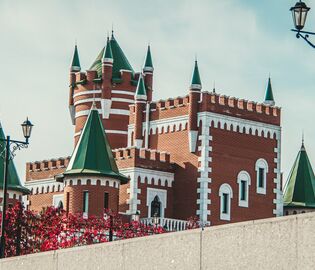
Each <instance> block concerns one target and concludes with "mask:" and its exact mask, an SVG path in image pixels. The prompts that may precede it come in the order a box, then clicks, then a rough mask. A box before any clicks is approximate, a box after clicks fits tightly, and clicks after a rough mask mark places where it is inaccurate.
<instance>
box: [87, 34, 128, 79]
mask: <svg viewBox="0 0 315 270" xmlns="http://www.w3.org/2000/svg"><path fill="white" fill-rule="evenodd" d="M109 43H110V47H111V49H112V54H113V60H114V63H113V78H120V70H121V69H124V70H130V71H131V72H132V73H134V70H133V68H132V67H131V65H130V63H129V61H128V59H127V57H126V56H125V54H124V52H123V51H122V49H121V48H120V46H119V44H118V42H117V41H116V39H115V37H114V35H113V34H112V37H111V39H110V40H109ZM104 50H105V47H103V49H102V50H101V51H100V53H99V54H98V56H97V57H96V59H95V61H94V63H93V64H92V66H91V67H90V70H96V71H97V74H98V76H101V75H102V57H103V54H104Z"/></svg>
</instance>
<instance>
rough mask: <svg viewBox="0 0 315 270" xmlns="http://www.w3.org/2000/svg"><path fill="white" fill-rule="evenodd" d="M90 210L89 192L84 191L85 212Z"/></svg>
mask: <svg viewBox="0 0 315 270" xmlns="http://www.w3.org/2000/svg"><path fill="white" fill-rule="evenodd" d="M88 212H89V192H88V191H83V213H88Z"/></svg>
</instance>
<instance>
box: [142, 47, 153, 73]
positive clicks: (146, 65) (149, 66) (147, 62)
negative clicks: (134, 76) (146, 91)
mask: <svg viewBox="0 0 315 270" xmlns="http://www.w3.org/2000/svg"><path fill="white" fill-rule="evenodd" d="M143 69H144V71H146V70H148V71H153V62H152V57H151V49H150V45H149V46H148V50H147V55H146V57H145V62H144V67H143Z"/></svg>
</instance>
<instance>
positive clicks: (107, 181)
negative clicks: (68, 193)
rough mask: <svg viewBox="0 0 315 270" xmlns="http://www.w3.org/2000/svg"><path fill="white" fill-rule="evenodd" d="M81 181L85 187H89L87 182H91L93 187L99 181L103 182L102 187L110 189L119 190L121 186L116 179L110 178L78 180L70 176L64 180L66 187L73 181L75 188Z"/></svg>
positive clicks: (80, 178) (81, 178) (94, 177)
mask: <svg viewBox="0 0 315 270" xmlns="http://www.w3.org/2000/svg"><path fill="white" fill-rule="evenodd" d="M79 180H80V182H81V186H85V185H87V181H88V180H90V182H91V186H96V185H97V181H100V182H101V186H109V187H114V188H119V185H120V181H119V180H117V179H114V178H110V177H106V176H99V177H96V176H91V177H78V176H77V178H72V177H71V176H70V175H69V176H67V175H66V176H65V179H64V186H65V187H66V186H69V185H70V181H72V185H73V186H77V185H78V181H79Z"/></svg>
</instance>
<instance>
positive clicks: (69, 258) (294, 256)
mask: <svg viewBox="0 0 315 270" xmlns="http://www.w3.org/2000/svg"><path fill="white" fill-rule="evenodd" d="M314 268H315V213H309V214H302V215H296V216H287V217H281V218H272V219H265V220H260V221H252V222H243V223H237V224H230V225H223V226H216V227H212V228H207V229H205V230H204V231H203V232H202V231H201V230H199V229H198V230H192V231H184V232H178V233H169V234H164V235H156V236H150V237H143V238H137V239H130V240H124V241H116V242H113V243H105V244H98V245H92V246H86V247H79V248H72V249H65V250H59V251H55V252H54V251H52V252H46V253H39V254H33V255H28V256H20V257H16V258H8V259H4V260H1V261H0V269H5V270H13V269H14V270H18V269H25V270H27V269H32V270H35V269H45V270H50V269H52V270H57V269H58V270H61V269H62V270H71V269H76V270H78V269H110V270H115V269H119V270H127V269H128V270H132V269H135V270H136V269H137V270H141V269H150V270H151V269H163V270H168V269H190V270H191V269H193V270H195V269H225V270H226V269H233V270H234V269H257V270H258V269H268V270H269V269H303V270H304V269H314Z"/></svg>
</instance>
